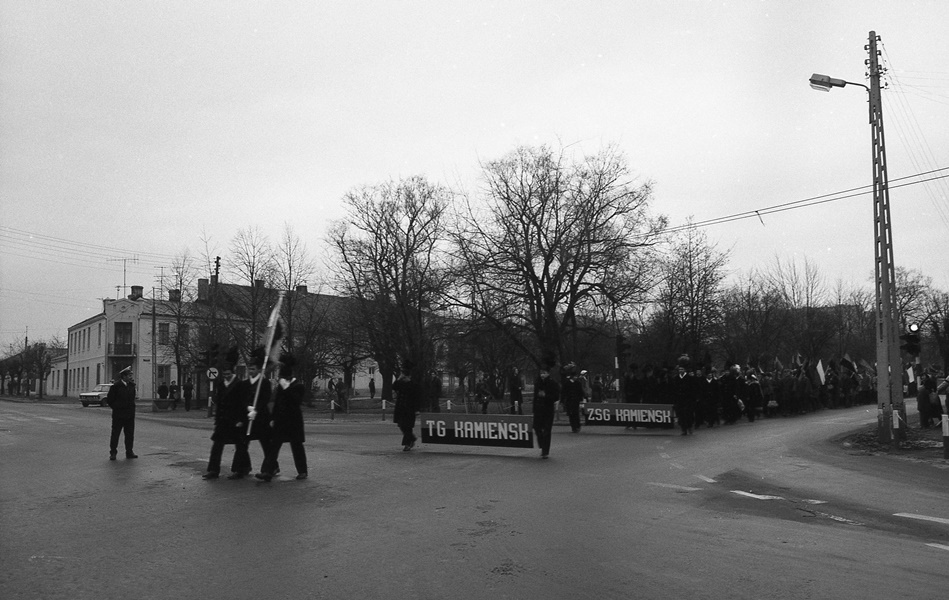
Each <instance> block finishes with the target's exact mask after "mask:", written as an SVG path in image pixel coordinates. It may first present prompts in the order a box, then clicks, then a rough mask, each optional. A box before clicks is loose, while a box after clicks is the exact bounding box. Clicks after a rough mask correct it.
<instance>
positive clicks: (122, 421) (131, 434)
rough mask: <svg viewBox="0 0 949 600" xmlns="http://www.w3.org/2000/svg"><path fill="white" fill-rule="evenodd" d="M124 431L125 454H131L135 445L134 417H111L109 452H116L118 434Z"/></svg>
mask: <svg viewBox="0 0 949 600" xmlns="http://www.w3.org/2000/svg"><path fill="white" fill-rule="evenodd" d="M122 431H125V453H126V454H132V446H133V444H134V443H135V416H134V415H133V416H131V417H112V437H111V438H110V439H109V451H110V452H117V451H118V448H119V433H121V432H122Z"/></svg>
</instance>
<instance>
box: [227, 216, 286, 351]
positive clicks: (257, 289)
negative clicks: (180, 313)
mask: <svg viewBox="0 0 949 600" xmlns="http://www.w3.org/2000/svg"><path fill="white" fill-rule="evenodd" d="M227 263H228V265H230V267H231V269H233V270H234V271H235V272H236V273H237V276H238V280H239V281H240V282H241V283H243V284H245V285H247V286H248V290H247V294H246V296H245V297H243V298H240V299H237V298H234V299H232V300H233V301H238V302H241V303H242V304H243V306H241V307H240V309H241V311H240V312H241V313H243V316H244V317H245V318H246V319H247V322H248V328H249V331H247V332H246V336H249V339H247V337H246V336H245V335H244V334H245V332H244V331H243V326H242V325H243V324H241V326H237V327H232V329H233V331H232V334H233V335H234V337H235V338H236V339H244V340H245V344H244V346H245V350H250V348H252V347H254V346H255V345H256V344H257V343H258V340H259V339H260V335H261V334H262V333H263V330H264V328H265V327H266V325H267V315H268V313H269V311H270V308H271V307H272V306H273V304H274V302H275V294H274V293H273V288H274V280H275V273H276V270H275V266H274V263H275V259H274V250H273V246H272V245H271V243H270V240H269V239H268V238H267V236H266V235H264V233H263V231H262V230H261V229H260V227H259V226H256V225H254V226H248V227H245V228H243V229H240V230H238V232H237V234H236V235H235V236H234V237H233V238H232V239H231V243H230V257H229V260H228V261H227Z"/></svg>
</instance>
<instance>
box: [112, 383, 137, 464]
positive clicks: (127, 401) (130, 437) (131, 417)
mask: <svg viewBox="0 0 949 600" xmlns="http://www.w3.org/2000/svg"><path fill="white" fill-rule="evenodd" d="M105 401H106V404H108V405H109V408H111V409H112V436H111V438H110V439H109V460H115V455H116V454H117V453H118V449H119V434H120V433H122V432H124V433H125V458H138V456H137V455H136V454H135V452H134V451H133V450H132V446H133V444H134V443H135V384H134V383H132V367H125V368H124V369H122V370H121V371H119V380H118V381H116V382H115V383H113V384H112V386H111V387H110V388H109V394H108V395H107V396H106V399H105Z"/></svg>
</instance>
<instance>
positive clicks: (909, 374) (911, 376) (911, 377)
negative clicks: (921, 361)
mask: <svg viewBox="0 0 949 600" xmlns="http://www.w3.org/2000/svg"><path fill="white" fill-rule="evenodd" d="M906 375H907V377H909V382H910V383H913V382H914V381H916V373H914V372H913V367H910V368H908V369H906Z"/></svg>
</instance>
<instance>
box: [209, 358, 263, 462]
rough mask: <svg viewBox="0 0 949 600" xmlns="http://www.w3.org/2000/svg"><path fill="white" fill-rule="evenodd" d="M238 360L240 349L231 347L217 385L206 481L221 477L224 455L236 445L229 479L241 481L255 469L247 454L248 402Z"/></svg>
mask: <svg viewBox="0 0 949 600" xmlns="http://www.w3.org/2000/svg"><path fill="white" fill-rule="evenodd" d="M237 361H238V355H237V348H232V349H231V350H229V351H228V353H227V355H226V357H225V359H224V364H223V366H222V367H221V378H220V379H219V380H218V381H217V382H216V385H215V386H214V387H215V390H214V396H215V397H214V405H215V406H216V409H215V411H214V433H212V434H211V440H212V444H211V457H210V458H208V470H207V472H206V473H205V474H204V478H205V479H217V478H218V476H219V475H220V473H221V456H222V454H223V453H224V446H225V445H227V444H233V445H234V459H233V461H232V462H231V474H230V476H228V479H241V478H242V477H244V476H245V475H247V474H248V473H250V472H251V470H252V467H251V462H250V453H249V452H248V451H247V433H246V432H247V415H248V412H247V403H246V402H245V401H244V396H243V394H242V393H241V388H242V386H241V382H240V381H239V380H238V379H237V376H236V375H235V373H234V368H235V367H236V366H237Z"/></svg>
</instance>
